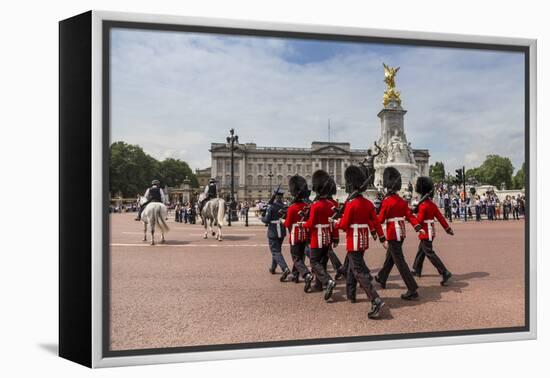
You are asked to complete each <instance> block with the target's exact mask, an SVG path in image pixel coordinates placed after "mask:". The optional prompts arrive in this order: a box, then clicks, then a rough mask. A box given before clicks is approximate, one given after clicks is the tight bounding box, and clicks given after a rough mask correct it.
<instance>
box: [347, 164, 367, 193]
mask: <svg viewBox="0 0 550 378" xmlns="http://www.w3.org/2000/svg"><path fill="white" fill-rule="evenodd" d="M344 177H345V178H346V188H347V189H348V191H350V192H351V191H353V190H356V189H359V188H360V187H361V185H363V183H364V182H365V180H366V179H367V178H366V176H365V173H364V172H363V170H362V169H361V168H359V167H358V166H356V165H350V166H349V167H347V168H346V171H345V172H344Z"/></svg>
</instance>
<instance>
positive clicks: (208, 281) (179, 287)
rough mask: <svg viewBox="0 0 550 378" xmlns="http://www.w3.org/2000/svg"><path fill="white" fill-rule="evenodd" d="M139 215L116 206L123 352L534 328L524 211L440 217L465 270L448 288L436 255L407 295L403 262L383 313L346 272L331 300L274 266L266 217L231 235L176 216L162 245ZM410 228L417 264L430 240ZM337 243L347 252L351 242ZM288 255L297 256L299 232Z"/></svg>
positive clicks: (452, 263)
mask: <svg viewBox="0 0 550 378" xmlns="http://www.w3.org/2000/svg"><path fill="white" fill-rule="evenodd" d="M134 216H135V214H131V213H126V214H111V216H110V217H111V218H110V219H111V238H112V239H111V291H110V293H111V298H110V299H111V303H110V306H111V340H110V347H111V350H128V349H144V348H165V347H181V346H196V345H208V344H232V343H247V342H264V341H280V340H299V339H318V338H331V337H342V336H365V335H385V334H402V333H416V332H433V331H449V330H468V329H483V328H501V327H519V326H524V321H525V313H524V309H525V306H524V293H525V287H524V283H525V280H524V227H525V223H524V221H523V220H519V221H513V220H510V221H492V222H491V221H482V222H475V221H474V222H470V221H469V222H453V223H452V227H453V229H454V231H455V236H450V235H447V234H445V232H444V231H443V230H442V228H441V227H440V226H439V225H437V226H436V227H437V238H436V240H435V242H434V248H435V250H436V252H437V254H438V255H439V256H440V257H441V259H442V260H443V262H444V263H445V265H446V266H447V267H448V269H449V270H450V271H451V272H453V274H454V277H453V279H452V281H451V283H450V285H449V286H446V287H442V286H440V284H439V282H440V276H439V275H438V274H437V271H436V270H435V268H434V267H433V266H432V265H431V264H430V263H429V261H428V260H426V262H425V265H424V272H423V276H422V277H421V278H417V282H418V284H419V286H420V289H419V294H420V298H419V299H418V300H416V301H410V302H409V301H403V300H401V299H400V294H401V293H403V292H405V291H406V288H405V285H404V283H403V281H402V280H401V278H400V277H399V274H398V272H397V270H396V268H394V270H393V271H392V274H391V275H390V278H389V280H388V284H387V288H386V289H385V290H382V289H380V288H379V286H378V285H377V284H375V288H377V290H378V292H379V294H380V295H381V297H382V298H383V299H384V301H385V302H386V306H385V308H384V311H383V313H382V318H381V319H377V320H370V319H368V318H367V312H368V310H369V309H370V303H369V302H368V301H367V299H366V296H365V294H364V292H363V291H362V290H361V289H360V288H358V291H357V293H358V295H357V296H358V301H357V303H355V304H352V303H350V302H348V301H347V300H346V297H345V281H343V280H342V281H338V282H337V286H336V288H335V290H334V294H333V298H332V299H331V300H330V301H329V302H325V301H324V299H323V297H322V293H321V292H314V293H309V294H306V293H304V292H303V283H300V284H295V283H292V282H284V283H281V282H279V276H280V272H279V271H278V272H277V274H276V275H271V274H269V273H268V271H267V269H268V267H269V265H270V262H271V255H270V253H269V249H268V245H267V240H266V237H265V233H266V228H265V227H263V226H259V225H255V226H250V227H244V226H242V225H233V226H231V227H227V226H225V227H223V234H224V238H223V241H221V242H219V241H217V240H216V239H214V238H212V237H211V236H209V238H208V239H203V234H204V228H203V227H202V226H200V225H185V224H181V223H175V222H174V221H173V217H171V219H169V221H168V224H169V226H170V228H171V230H170V232H169V233H168V234H167V235H166V243H165V244H158V245H155V246H150V245H149V244H148V243H146V242H142V241H141V240H142V238H143V225H142V223H141V222H139V223H138V222H136V221H134V220H133V218H134ZM407 231H408V235H409V236H408V237H407V239H406V240H405V243H404V252H405V257H406V260H407V262H408V263H409V266H411V265H412V262H413V260H414V256H415V254H416V250H417V246H418V240H417V238H416V235H414V232H413V230H412V228H410V227H409V229H408V230H407ZM157 233H158V231H157ZM159 236H160V235H158V236H157V241H158V240H160V237H159ZM149 237H150V236H149ZM341 240H343V234H341ZM336 252H337V254H338V256H339V257H340V259H341V260H342V261H343V260H344V257H345V250H344V247H343V246H342V245H341V246H338V248H337V249H336ZM283 254H284V256H285V259H286V261H287V263H289V264H290V263H291V259H290V253H289V246H288V241H287V240H285V244H284V247H283ZM384 257H385V250H384V249H383V247H382V246H381V245H380V243H378V242H376V243H372V240H371V249H369V250H368V251H367V254H366V261H367V265H368V266H369V267H370V268H371V270H372V271H373V272H374V273H375V272H376V271H378V269H379V268H380V267H381V265H382V262H383V260H384ZM330 267H331V266H330V263H329V273H330V274H331V275H333V276H334V272H333V271H332V269H331V268H330Z"/></svg>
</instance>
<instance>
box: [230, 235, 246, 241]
mask: <svg viewBox="0 0 550 378" xmlns="http://www.w3.org/2000/svg"><path fill="white" fill-rule="evenodd" d="M249 239H250V236H240V235H223V240H249Z"/></svg>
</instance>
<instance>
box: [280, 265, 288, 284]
mask: <svg viewBox="0 0 550 378" xmlns="http://www.w3.org/2000/svg"><path fill="white" fill-rule="evenodd" d="M289 274H290V269H288V268H286V269H285V270H284V272H283V274H282V275H281V278H279V281H281V282H285V280H286V278H287V277H288V275H289Z"/></svg>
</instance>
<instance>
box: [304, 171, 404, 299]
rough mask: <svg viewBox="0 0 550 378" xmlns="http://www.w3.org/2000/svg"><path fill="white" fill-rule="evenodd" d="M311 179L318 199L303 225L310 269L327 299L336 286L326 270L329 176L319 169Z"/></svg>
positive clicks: (329, 231) (329, 235) (329, 238)
mask: <svg viewBox="0 0 550 378" xmlns="http://www.w3.org/2000/svg"><path fill="white" fill-rule="evenodd" d="M311 181H312V189H313V191H314V192H316V193H317V195H318V200H317V201H315V202H313V204H311V207H310V210H309V218H308V220H307V221H305V222H304V223H303V227H304V228H305V229H306V230H308V231H309V232H310V247H311V256H310V264H311V269H312V270H313V272H314V273H315V276H316V278H317V280H319V282H320V283H321V285H322V286H323V287H325V295H324V297H325V300H327V301H328V300H329V299H330V297H331V296H332V291H333V290H334V287H335V286H336V282H335V281H334V280H333V279H332V277H331V276H330V274H329V273H327V271H326V264H327V262H328V251H329V248H330V246H331V244H332V237H333V235H332V234H333V229H332V225H331V223H330V221H329V217H331V216H332V214H333V210H332V208H333V204H332V202H330V201H329V200H328V197H329V196H330V193H331V188H330V176H329V174H328V173H327V172H325V171H323V170H321V169H320V170H318V171H315V172H314V173H313V176H312V179H311ZM336 232H337V231H336ZM409 274H410V272H409Z"/></svg>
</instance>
